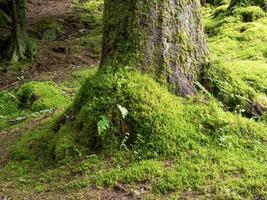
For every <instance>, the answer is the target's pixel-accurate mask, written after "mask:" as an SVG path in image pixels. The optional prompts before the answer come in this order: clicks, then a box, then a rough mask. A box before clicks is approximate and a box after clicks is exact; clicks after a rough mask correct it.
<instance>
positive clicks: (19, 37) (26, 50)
mask: <svg viewBox="0 0 267 200" xmlns="http://www.w3.org/2000/svg"><path fill="white" fill-rule="evenodd" d="M11 5H12V12H11V19H12V32H11V36H10V42H9V48H8V58H9V60H11V61H12V62H17V61H19V60H25V59H27V58H32V57H33V54H34V52H33V43H32V42H31V41H30V40H29V38H28V36H27V31H26V12H25V10H26V5H25V0H11Z"/></svg>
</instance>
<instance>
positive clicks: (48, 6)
mask: <svg viewBox="0 0 267 200" xmlns="http://www.w3.org/2000/svg"><path fill="white" fill-rule="evenodd" d="M72 12H76V11H75V10H73V9H72V8H71V0H28V1H27V29H28V31H29V32H31V31H32V26H33V25H34V24H35V23H37V22H39V21H42V20H45V19H47V18H51V17H59V18H60V17H63V16H64V15H66V14H68V13H72ZM66 23H70V24H66V25H65V26H67V27H68V26H69V27H70V31H69V32H68V33H65V34H66V35H64V38H68V35H71V34H73V33H72V32H73V31H75V30H74V29H75V27H72V26H73V24H72V22H71V21H67V20H66ZM74 26H75V24H74ZM89 29H90V27H88V30H87V32H86V33H88V32H90V30H89ZM76 31H77V30H76ZM74 45H75V44H74V43H73V42H71V41H66V40H64V39H62V40H60V41H53V42H51V41H50V42H49V41H44V40H37V46H38V54H37V57H36V58H35V60H34V61H33V62H32V63H30V64H25V66H24V67H23V69H21V70H8V71H5V70H4V71H1V70H0V91H3V90H9V89H14V88H16V87H18V86H19V81H18V79H19V78H21V77H23V79H24V80H25V81H31V80H40V81H48V80H51V81H55V82H60V81H61V80H67V79H68V77H69V76H70V74H71V73H72V72H73V70H75V69H77V68H84V67H89V66H92V65H97V64H98V60H97V59H96V58H94V57H92V56H91V54H90V52H89V51H88V50H87V49H86V48H84V49H81V50H80V51H78V52H73V51H69V49H71V47H72V46H74Z"/></svg>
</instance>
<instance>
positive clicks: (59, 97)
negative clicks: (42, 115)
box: [16, 81, 70, 111]
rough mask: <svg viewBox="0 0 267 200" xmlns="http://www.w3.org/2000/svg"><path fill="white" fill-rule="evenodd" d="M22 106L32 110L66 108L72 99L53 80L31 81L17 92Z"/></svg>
mask: <svg viewBox="0 0 267 200" xmlns="http://www.w3.org/2000/svg"><path fill="white" fill-rule="evenodd" d="M16 95H17V97H18V99H19V102H20V107H22V108H27V109H30V110H32V111H41V110H45V109H51V108H59V109H63V108H66V106H68V105H69V104H70V99H69V98H68V97H67V96H65V95H64V94H63V92H62V91H61V89H60V88H59V87H58V86H57V85H56V84H54V83H52V82H34V81H33V82H29V83H26V84H24V85H22V86H21V87H20V89H19V90H18V91H17V93H16Z"/></svg>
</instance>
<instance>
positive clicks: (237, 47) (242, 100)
mask: <svg viewBox="0 0 267 200" xmlns="http://www.w3.org/2000/svg"><path fill="white" fill-rule="evenodd" d="M204 9H205V10H204ZM203 11H204V13H205V15H204V16H205V18H204V19H205V29H206V32H207V34H208V35H209V48H210V52H211V57H212V60H213V66H212V67H211V68H209V69H208V71H207V74H206V75H205V77H206V78H205V79H206V83H207V82H208V84H207V85H206V84H204V85H205V86H206V87H207V89H208V90H209V91H210V92H211V93H213V94H214V96H215V97H216V98H217V99H218V100H219V101H221V102H222V103H223V104H224V105H225V107H226V108H227V109H229V110H231V111H236V112H245V113H246V116H249V117H251V116H253V117H257V118H259V117H260V115H262V113H263V112H264V110H266V96H267V93H266V85H267V82H266V80H267V76H266V75H267V68H266V67H267V65H266V55H267V54H266V52H267V48H266V45H265V43H266V42H265V41H266V35H267V17H266V13H265V12H264V11H263V10H262V8H260V7H258V6H247V7H236V8H235V9H233V10H232V13H229V10H228V9H227V6H221V7H218V8H217V9H215V10H211V9H210V8H203ZM257 103H259V104H260V107H261V108H259V109H258V108H256V110H258V111H257V112H258V114H257V113H255V112H254V111H253V110H254V108H251V105H253V104H257Z"/></svg>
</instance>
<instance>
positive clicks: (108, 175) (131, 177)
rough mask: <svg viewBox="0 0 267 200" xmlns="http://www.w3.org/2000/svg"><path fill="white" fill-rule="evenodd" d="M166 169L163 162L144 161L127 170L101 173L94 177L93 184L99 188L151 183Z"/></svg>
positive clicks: (119, 169)
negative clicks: (123, 184)
mask: <svg viewBox="0 0 267 200" xmlns="http://www.w3.org/2000/svg"><path fill="white" fill-rule="evenodd" d="M163 172H164V167H163V164H162V163H161V162H157V161H154V160H143V161H140V162H136V163H134V164H132V165H130V166H128V167H126V168H117V169H113V170H108V171H105V172H102V171H100V172H99V173H96V174H95V175H94V177H93V180H92V182H93V183H95V184H96V185H98V186H103V185H108V186H116V185H117V184H119V183H128V184H129V183H136V182H146V181H151V180H153V179H155V178H158V177H161V176H162V175H163Z"/></svg>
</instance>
